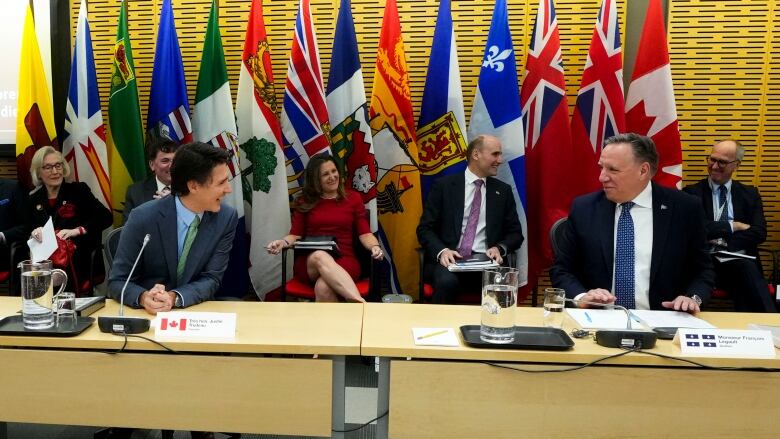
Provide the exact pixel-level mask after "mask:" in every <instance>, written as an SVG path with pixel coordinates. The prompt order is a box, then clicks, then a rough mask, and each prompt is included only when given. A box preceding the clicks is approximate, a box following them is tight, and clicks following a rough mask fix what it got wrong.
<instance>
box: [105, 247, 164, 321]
mask: <svg viewBox="0 0 780 439" xmlns="http://www.w3.org/2000/svg"><path fill="white" fill-rule="evenodd" d="M149 238H150V236H149V234H148V233H147V234H146V236H144V241H143V244H141V250H139V251H138V256H136V257H135V262H134V263H133V267H132V268H131V269H130V273H129V274H128V275H127V279H125V285H124V286H123V287H122V293H121V294H120V295H119V315H117V316H100V317H98V326H99V327H100V330H101V331H102V332H111V333H115V334H140V333H142V332H146V331H148V330H149V326H150V325H151V322H150V321H149V319H147V318H146V317H125V306H124V305H125V290H126V289H127V284H128V283H129V282H130V278H132V277H133V272H134V271H135V267H136V266H137V265H138V261H139V260H140V259H141V255H142V254H143V252H144V249H145V248H146V244H148V243H149Z"/></svg>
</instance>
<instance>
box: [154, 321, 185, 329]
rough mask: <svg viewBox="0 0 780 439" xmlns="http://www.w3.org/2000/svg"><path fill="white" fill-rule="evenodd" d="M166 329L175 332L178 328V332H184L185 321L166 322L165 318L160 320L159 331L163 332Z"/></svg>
mask: <svg viewBox="0 0 780 439" xmlns="http://www.w3.org/2000/svg"><path fill="white" fill-rule="evenodd" d="M168 328H170V329H171V330H175V329H176V328H179V331H186V330H187V319H171V320H168V319H167V318H164V319H162V321H161V322H160V330H162V331H165V330H166V329H168Z"/></svg>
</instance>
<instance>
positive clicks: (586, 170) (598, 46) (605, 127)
mask: <svg viewBox="0 0 780 439" xmlns="http://www.w3.org/2000/svg"><path fill="white" fill-rule="evenodd" d="M624 107H625V101H624V99H623V60H622V58H621V50H620V24H619V23H618V11H617V5H616V2H615V0H603V1H602V3H601V9H599V15H598V18H597V19H596V26H595V28H594V29H593V38H592V39H591V41H590V49H589V50H588V57H587V59H586V60H585V70H584V71H583V72H582V81H581V82H580V92H579V94H578V95H577V104H576V106H575V108H574V116H573V117H572V121H571V135H572V146H573V152H574V160H575V163H579V164H580V169H581V171H582V174H581V175H580V176H581V177H582V178H583V180H582V183H581V184H580V185H577V187H578V188H580V193H587V192H592V191H595V190H598V189H599V188H600V187H601V184H600V183H599V179H598V177H599V167H598V159H599V156H600V155H601V144H602V143H603V142H604V139H606V138H608V137H611V136H614V135H615V134H618V133H622V132H624V131H625V130H626V118H625V112H624Z"/></svg>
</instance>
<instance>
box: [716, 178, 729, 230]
mask: <svg viewBox="0 0 780 439" xmlns="http://www.w3.org/2000/svg"><path fill="white" fill-rule="evenodd" d="M728 192H729V189H728V188H727V187H726V185H721V187H719V188H718V206H719V207H718V208H719V209H720V216H719V217H718V221H728V220H729V208H728V206H727V205H726V203H727V199H726V195H727V194H728Z"/></svg>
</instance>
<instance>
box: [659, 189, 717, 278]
mask: <svg viewBox="0 0 780 439" xmlns="http://www.w3.org/2000/svg"><path fill="white" fill-rule="evenodd" d="M651 184H652V185H653V253H652V256H651V258H650V285H653V278H654V277H655V275H656V273H657V272H658V267H659V266H660V258H661V255H663V254H665V252H664V247H666V241H667V239H668V237H669V227H670V226H671V221H672V214H671V212H672V209H673V208H674V206H671V205H670V203H671V200H668V199H667V198H666V197H665V196H664V195H663V193H662V192H661V191H659V190H658V186H656V185H655V183H651ZM707 192H710V190H709V186H708V188H707ZM710 193H711V192H710ZM710 211H712V202H710ZM710 215H711V213H710Z"/></svg>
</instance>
